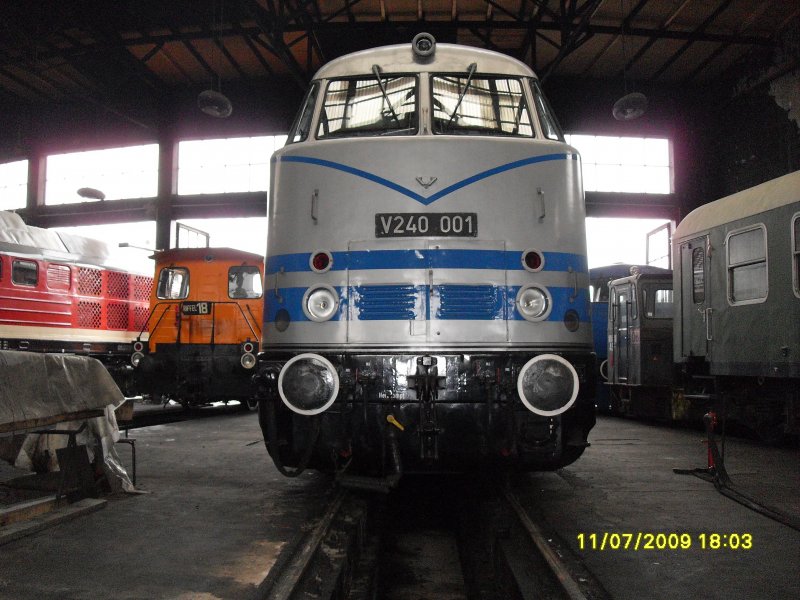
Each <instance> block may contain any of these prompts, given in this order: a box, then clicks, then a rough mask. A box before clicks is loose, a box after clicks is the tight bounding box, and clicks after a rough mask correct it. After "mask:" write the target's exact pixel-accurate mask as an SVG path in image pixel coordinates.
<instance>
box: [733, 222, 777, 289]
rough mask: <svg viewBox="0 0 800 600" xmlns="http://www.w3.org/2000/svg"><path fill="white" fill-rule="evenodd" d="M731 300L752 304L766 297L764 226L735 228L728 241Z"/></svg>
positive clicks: (765, 237) (765, 241)
mask: <svg viewBox="0 0 800 600" xmlns="http://www.w3.org/2000/svg"><path fill="white" fill-rule="evenodd" d="M726 246H727V262H728V300H729V301H730V303H731V304H752V303H754V302H763V301H764V300H766V298H767V291H768V284H767V231H766V229H765V228H764V226H763V225H758V226H756V227H752V228H750V229H745V230H743V231H742V230H740V231H734V232H731V233H729V234H728V238H727V240H726Z"/></svg>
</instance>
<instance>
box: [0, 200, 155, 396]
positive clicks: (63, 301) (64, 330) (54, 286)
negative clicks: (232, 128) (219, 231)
mask: <svg viewBox="0 0 800 600" xmlns="http://www.w3.org/2000/svg"><path fill="white" fill-rule="evenodd" d="M109 254H110V253H109V249H108V247H107V246H106V245H105V244H104V243H103V242H100V241H97V240H92V239H89V238H85V237H82V236H77V235H72V234H69V233H65V232H55V231H51V230H49V229H42V228H39V227H33V226H28V225H27V224H25V222H24V221H23V220H22V219H21V218H20V216H19V215H17V214H16V213H12V212H0V350H27V351H29V352H54V353H70V354H79V355H84V356H91V357H93V358H97V359H98V360H100V361H101V362H102V363H103V364H104V365H105V366H106V368H107V369H108V371H109V372H110V373H111V375H112V376H113V377H114V380H115V381H116V382H117V384H118V385H119V387H120V388H121V389H122V390H123V392H125V393H127V394H131V393H133V392H134V390H133V389H132V387H131V386H132V378H131V375H132V367H131V364H130V362H129V359H130V356H131V352H132V345H133V339H134V338H135V337H136V333H137V332H138V331H139V330H140V328H141V327H142V325H143V324H144V322H145V321H146V319H147V313H148V299H149V295H150V289H151V288H152V285H153V278H152V277H151V276H150V275H146V274H143V273H135V272H130V271H127V270H124V269H121V268H118V267H116V266H114V265H113V262H112V261H111V259H110V258H109Z"/></svg>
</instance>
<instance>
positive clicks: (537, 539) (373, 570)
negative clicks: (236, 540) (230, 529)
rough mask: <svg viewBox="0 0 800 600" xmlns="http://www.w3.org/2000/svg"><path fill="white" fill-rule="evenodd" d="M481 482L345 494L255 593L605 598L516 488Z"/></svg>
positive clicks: (355, 599) (351, 599)
mask: <svg viewBox="0 0 800 600" xmlns="http://www.w3.org/2000/svg"><path fill="white" fill-rule="evenodd" d="M478 479H479V478H475V477H470V478H463V479H459V478H446V477H440V478H437V480H436V481H435V482H432V481H431V480H430V479H429V478H428V479H420V480H415V479H414V478H410V479H407V480H404V485H402V486H400V488H398V489H397V490H395V491H393V492H392V493H390V494H389V495H379V494H373V495H359V494H358V493H355V492H353V491H351V490H348V491H343V490H340V491H339V492H338V494H335V495H334V496H332V498H331V501H330V502H329V504H328V507H327V508H326V509H325V511H324V514H323V515H322V517H321V518H320V519H319V521H318V522H317V524H316V525H315V527H314V529H313V530H311V531H309V532H306V533H305V534H303V536H298V537H297V538H296V540H295V541H294V542H293V543H290V544H288V545H287V546H286V547H285V549H284V551H283V552H282V553H281V556H279V557H278V560H277V562H276V563H275V564H274V565H273V567H272V569H271V571H270V573H269V574H268V576H267V578H266V579H265V580H264V582H262V584H261V586H259V593H258V597H259V598H264V599H269V600H293V599H295V598H308V597H314V598H322V599H329V598H330V599H333V598H336V599H348V600H362V599H367V598H379V597H384V596H386V595H388V596H389V597H398V598H401V597H402V598H437V597H442V596H444V595H446V596H447V597H451V598H458V597H464V598H484V599H488V600H494V599H497V600H500V599H506V598H516V599H519V600H528V599H531V600H532V599H534V598H537V599H539V598H553V599H554V598H558V599H563V598H566V599H569V600H585V599H587V598H591V599H592V600H602V599H606V598H608V597H609V596H608V594H607V592H606V591H605V590H604V589H603V588H602V586H601V585H600V584H599V583H598V582H597V581H596V579H595V578H594V577H593V576H592V575H591V574H590V573H589V572H588V571H587V570H586V569H585V567H583V565H582V564H580V561H579V560H578V559H577V558H575V557H571V552H569V551H567V550H566V549H565V547H564V545H563V544H560V543H559V542H558V541H555V542H554V541H553V536H551V535H548V534H546V533H545V529H546V527H545V526H544V525H539V524H537V523H536V522H535V520H534V519H533V518H532V517H531V516H530V515H529V513H528V511H526V509H525V506H524V504H523V502H521V501H520V499H519V498H518V497H517V496H516V495H515V494H514V492H513V491H511V490H510V488H508V487H507V486H504V485H503V484H501V483H499V482H498V481H497V480H496V479H495V480H493V481H478Z"/></svg>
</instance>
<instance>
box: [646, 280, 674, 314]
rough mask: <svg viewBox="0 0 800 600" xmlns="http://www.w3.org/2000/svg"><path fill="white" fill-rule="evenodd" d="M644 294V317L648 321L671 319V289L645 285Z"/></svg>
mask: <svg viewBox="0 0 800 600" xmlns="http://www.w3.org/2000/svg"><path fill="white" fill-rule="evenodd" d="M642 292H643V294H644V306H645V316H647V317H648V318H649V319H671V318H672V287H671V286H670V287H656V286H652V285H645V286H644V289H643V290H642Z"/></svg>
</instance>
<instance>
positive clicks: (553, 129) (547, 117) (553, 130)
mask: <svg viewBox="0 0 800 600" xmlns="http://www.w3.org/2000/svg"><path fill="white" fill-rule="evenodd" d="M531 90H532V91H533V101H534V103H535V104H536V110H537V111H538V113H539V122H540V123H541V125H542V132H543V133H544V137H546V138H547V139H548V140H555V141H557V142H563V141H564V133H563V132H562V131H561V126H560V125H559V124H558V120H557V119H556V115H555V113H554V112H553V109H552V108H551V107H550V103H549V102H548V101H547V98H546V97H545V95H544V92H542V86H541V84H540V83H539V80H538V79H532V80H531Z"/></svg>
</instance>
